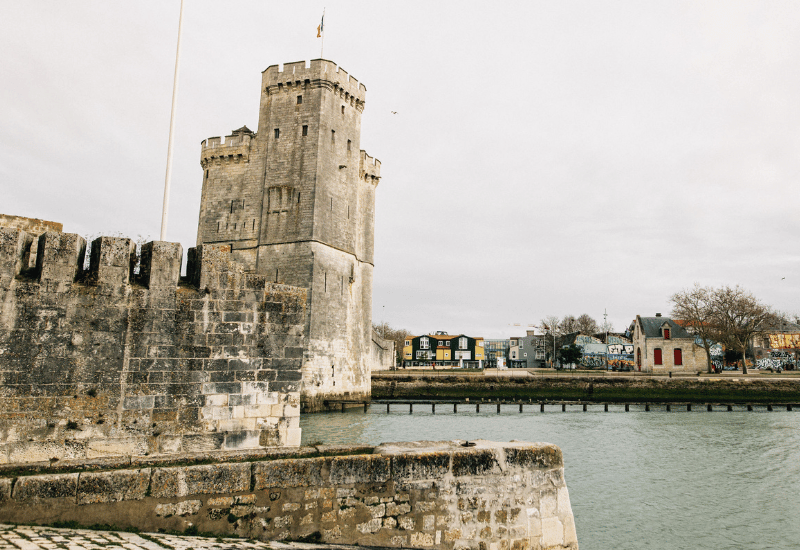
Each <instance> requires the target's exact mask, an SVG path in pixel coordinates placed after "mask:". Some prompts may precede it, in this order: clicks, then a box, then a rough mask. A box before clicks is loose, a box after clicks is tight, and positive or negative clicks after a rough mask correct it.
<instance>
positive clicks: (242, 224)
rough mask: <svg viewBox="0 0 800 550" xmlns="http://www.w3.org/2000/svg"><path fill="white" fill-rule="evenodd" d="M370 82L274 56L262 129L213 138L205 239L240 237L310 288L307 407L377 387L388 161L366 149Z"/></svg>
mask: <svg viewBox="0 0 800 550" xmlns="http://www.w3.org/2000/svg"><path fill="white" fill-rule="evenodd" d="M365 92H366V88H365V87H364V85H363V84H360V83H359V82H358V81H357V80H355V79H354V78H353V77H351V76H349V75H348V74H347V73H346V72H345V71H343V70H341V69H340V68H338V67H337V66H336V64H335V63H332V62H330V61H326V60H322V59H315V60H312V61H311V62H309V63H305V62H299V63H287V64H285V65H284V66H283V70H280V68H279V66H277V65H273V66H271V67H268V68H267V69H266V70H265V71H264V72H263V73H262V80H261V105H260V111H259V119H258V131H257V132H255V133H254V132H252V131H251V130H249V129H248V128H247V127H242V128H240V129H239V130H236V131H234V132H233V133H232V135H230V136H226V137H225V138H224V140H223V139H221V138H219V137H214V138H209V139H207V140H205V141H203V143H202V153H201V161H200V163H201V166H202V167H203V191H202V198H201V203H200V220H199V225H198V230H197V244H198V245H199V244H217V245H230V247H231V254H232V257H233V259H234V260H236V261H238V262H239V263H241V264H243V265H244V266H245V269H247V270H250V271H255V272H258V273H260V274H263V275H264V276H265V277H266V278H267V280H269V281H273V282H278V283H283V284H288V285H294V286H299V287H304V288H306V289H308V292H309V293H308V298H309V302H308V305H309V307H308V308H307V314H306V343H305V349H304V356H303V368H302V388H301V391H302V401H303V407H304V409H305V410H319V409H321V408H322V406H323V402H324V401H325V400H326V399H361V398H365V397H367V396H368V395H369V392H370V364H369V362H370V346H372V270H373V234H374V212H375V188H376V186H377V184H378V181H379V179H380V162H379V161H377V160H375V159H372V158H371V157H369V156H368V155H367V154H366V153H365V152H364V151H362V150H361V148H360V145H361V113H362V112H363V111H364V96H365ZM298 382H300V381H298Z"/></svg>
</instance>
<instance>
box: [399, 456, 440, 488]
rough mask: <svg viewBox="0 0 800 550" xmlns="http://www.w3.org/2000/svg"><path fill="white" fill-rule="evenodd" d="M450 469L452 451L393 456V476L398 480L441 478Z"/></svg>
mask: <svg viewBox="0 0 800 550" xmlns="http://www.w3.org/2000/svg"><path fill="white" fill-rule="evenodd" d="M449 471H450V453H448V452H444V451H440V452H434V453H409V454H400V455H395V456H393V457H392V477H393V478H394V479H395V480H396V481H412V480H423V479H441V478H443V477H444V476H445V475H447V473H448V472H449Z"/></svg>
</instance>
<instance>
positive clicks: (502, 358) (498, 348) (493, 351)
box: [484, 338, 516, 369]
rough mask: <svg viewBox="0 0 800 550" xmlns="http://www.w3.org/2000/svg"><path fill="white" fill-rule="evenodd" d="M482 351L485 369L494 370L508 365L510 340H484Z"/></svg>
mask: <svg viewBox="0 0 800 550" xmlns="http://www.w3.org/2000/svg"><path fill="white" fill-rule="evenodd" d="M515 340H516V339H515ZM484 349H485V350H486V368H487V369H496V368H497V367H498V366H508V365H509V362H508V361H509V358H510V357H509V356H510V351H511V339H509V338H506V339H497V338H493V339H486V340H484Z"/></svg>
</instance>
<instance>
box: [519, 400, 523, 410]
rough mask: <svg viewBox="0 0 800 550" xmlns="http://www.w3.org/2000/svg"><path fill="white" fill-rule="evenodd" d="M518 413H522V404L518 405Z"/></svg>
mask: <svg viewBox="0 0 800 550" xmlns="http://www.w3.org/2000/svg"><path fill="white" fill-rule="evenodd" d="M519 412H522V403H521V402H520V404H519Z"/></svg>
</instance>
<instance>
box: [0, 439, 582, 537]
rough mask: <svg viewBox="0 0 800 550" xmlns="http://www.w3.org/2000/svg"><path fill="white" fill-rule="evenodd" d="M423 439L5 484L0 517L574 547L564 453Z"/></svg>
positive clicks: (0, 487) (254, 533)
mask: <svg viewBox="0 0 800 550" xmlns="http://www.w3.org/2000/svg"><path fill="white" fill-rule="evenodd" d="M461 443H463V442H433V443H432V442H418V443H401V444H387V445H382V446H380V447H377V448H376V449H375V450H374V453H373V454H360V455H338V456H320V457H316V458H313V457H309V458H289V459H280V458H278V459H276V460H267V461H245V462H241V463H222V464H220V463H215V464H206V465H192V466H174V467H165V466H159V465H157V464H147V463H146V462H143V463H138V464H137V463H132V464H131V465H130V467H129V468H128V469H124V470H116V471H106V472H98V471H81V472H78V473H63V474H43V475H33V476H25V477H18V478H2V477H0V504H2V506H0V521H4V522H39V523H47V522H52V521H56V520H59V521H68V520H77V521H80V522H81V523H84V524H86V523H94V522H98V523H103V522H113V523H114V524H115V525H117V526H118V527H125V526H134V527H139V528H146V529H150V530H155V529H168V530H169V529H172V530H179V531H182V530H184V529H186V528H187V527H189V526H193V527H196V528H197V529H199V530H200V531H206V532H214V533H236V534H238V535H240V536H242V537H246V538H258V539H262V540H287V539H289V540H291V539H298V538H301V537H308V536H311V535H315V534H316V535H317V536H318V537H319V539H321V540H322V541H323V542H327V543H338V544H357V545H361V546H380V547H397V548H400V547H411V548H432V549H433V548H435V549H442V550H450V549H475V550H533V549H537V550H538V549H565V548H569V549H577V548H578V542H577V537H576V532H575V524H574V518H573V514H572V508H571V504H570V499H569V492H568V490H567V486H566V483H565V481H564V468H563V462H562V456H561V451H560V449H558V447H555V446H554V445H548V444H544V443H522V442H513V443H492V442H487V441H478V442H476V445H475V446H474V447H463V446H461Z"/></svg>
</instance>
